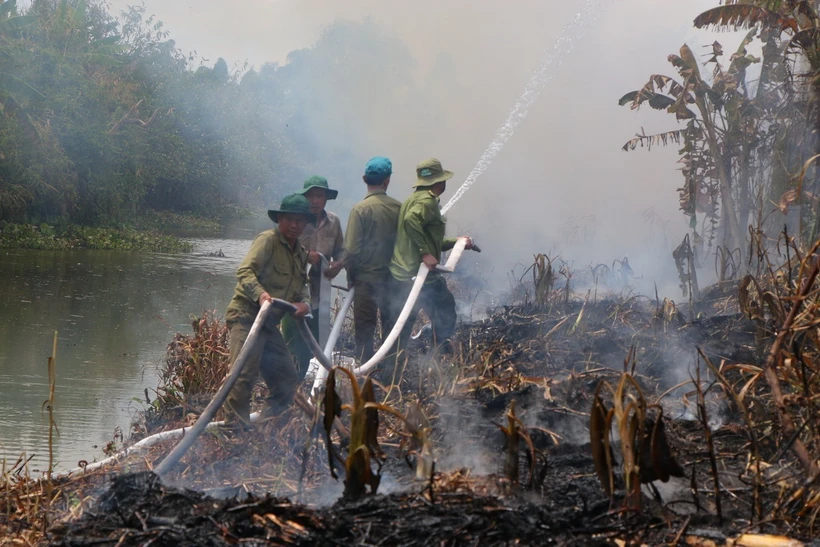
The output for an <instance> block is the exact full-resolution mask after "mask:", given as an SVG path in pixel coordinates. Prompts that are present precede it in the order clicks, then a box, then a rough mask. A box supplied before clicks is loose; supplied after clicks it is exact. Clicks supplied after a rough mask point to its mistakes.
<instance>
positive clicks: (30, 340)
mask: <svg viewBox="0 0 820 547" xmlns="http://www.w3.org/2000/svg"><path fill="white" fill-rule="evenodd" d="M191 241H192V242H193V243H194V244H195V251H194V253H193V254H192V255H183V256H180V255H163V254H158V253H126V252H113V251H32V250H8V251H6V250H4V251H0V457H2V458H6V459H7V460H9V459H10V460H12V461H13V460H16V459H17V457H18V456H19V455H20V454H21V453H23V452H26V453H27V454H28V455H29V456H31V455H32V454H34V458H33V459H32V462H31V465H32V468H34V469H40V470H44V469H46V467H47V462H48V416H47V413H46V412H45V411H44V410H42V405H43V401H45V400H46V399H47V398H48V385H47V369H46V362H47V358H48V356H49V354H50V353H51V344H52V338H53V336H54V331H55V330H56V331H58V333H59V335H58V346H57V392H56V403H55V409H56V418H57V425H58V427H59V431H60V436H59V437H58V438H57V440H56V444H55V458H56V459H57V462H58V463H57V468H58V469H66V468H71V467H75V466H76V465H77V462H78V461H79V460H83V459H85V460H88V461H91V460H93V459H95V458H97V459H98V458H100V457H102V448H103V447H104V446H105V444H106V443H107V442H108V441H110V440H111V439H112V437H113V435H114V432H115V430H116V429H117V428H121V429H122V431H124V432H125V434H126V435H127V433H128V425H129V423H130V418H131V415H132V414H133V413H134V412H136V411H137V410H139V409H141V408H142V404H143V403H142V402H140V401H142V400H143V399H144V395H143V391H144V389H145V388H148V389H149V390H150V389H153V388H154V387H155V386H156V381H157V376H156V372H157V367H158V366H159V365H160V363H161V362H162V360H163V357H164V355H165V347H166V345H167V343H168V342H169V340H170V337H171V334H172V333H173V332H175V331H182V332H189V331H190V326H189V325H190V322H189V316H190V314H192V313H196V314H198V313H201V311H202V310H204V309H209V310H211V309H215V310H217V311H218V312H219V314H220V315H221V314H223V313H224V310H225V307H226V306H227V303H228V301H229V300H230V297H231V294H232V290H233V286H234V283H235V278H234V272H235V270H236V267H237V265H238V264H239V261H240V260H241V259H242V257H243V256H244V255H245V253H246V252H247V249H248V248H249V246H250V241H249V240H247V239H244V240H240V239H191ZM220 249H221V250H222V252H223V253H224V255H225V257H224V258H222V257H211V256H207V255H206V254H205V253H208V252H216V251H218V250H220ZM135 398H136V399H137V401H135V400H134V399H135Z"/></svg>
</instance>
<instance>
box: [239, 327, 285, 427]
mask: <svg viewBox="0 0 820 547" xmlns="http://www.w3.org/2000/svg"><path fill="white" fill-rule="evenodd" d="M228 327H229V328H230V329H231V337H230V351H231V357H230V359H231V366H233V363H234V362H235V361H236V358H237V357H238V356H239V351H240V350H241V349H242V346H243V345H244V343H245V340H246V339H247V338H248V333H249V332H250V330H251V323H246V322H241V321H229V322H228ZM260 374H261V375H262V378H263V379H264V380H265V383H266V384H267V386H268V396H267V397H266V398H265V408H264V410H263V412H262V417H263V418H268V417H272V416H277V415H279V414H281V413H282V412H284V411H285V410H286V409H287V408H288V406H290V404H291V402H292V401H293V396H294V394H295V393H296V386H297V385H298V383H299V377H298V376H297V374H296V367H294V366H293V360H292V359H291V357H290V353H289V352H288V348H287V347H286V346H285V341H284V340H283V339H282V334H281V333H280V332H279V329H278V328H274V329H271V328H270V326H269V325H267V324H266V325H265V326H263V327H262V331H261V332H260V333H259V337H258V338H257V339H256V345H255V347H254V348H253V349H252V351H251V354H250V355H249V356H248V361H247V362H246V363H245V368H244V369H242V373H241V374H240V375H239V379H238V380H237V382H236V384H235V385H234V386H233V389H231V392H230V393H229V394H228V399H227V401H226V406H227V407H228V410H229V413H230V414H229V418H228V421H236V420H240V421H242V422H244V423H250V403H251V396H252V394H253V387H254V385H255V384H256V379H257V377H258V376H259V375H260Z"/></svg>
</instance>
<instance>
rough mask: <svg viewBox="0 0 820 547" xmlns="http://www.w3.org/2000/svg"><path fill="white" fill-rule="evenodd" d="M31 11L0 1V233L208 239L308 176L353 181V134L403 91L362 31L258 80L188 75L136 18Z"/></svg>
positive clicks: (392, 67)
mask: <svg viewBox="0 0 820 547" xmlns="http://www.w3.org/2000/svg"><path fill="white" fill-rule="evenodd" d="M27 4H28V6H27V7H25V8H23V9H22V10H21V11H23V13H17V11H18V8H17V6H16V3H15V2H14V1H11V0H7V1H5V2H2V0H0V221H9V222H15V223H28V224H39V223H41V222H46V223H53V224H81V225H87V226H104V227H120V226H124V225H135V224H136V225H138V226H149V227H150V226H154V227H157V228H160V229H178V228H180V227H181V228H187V227H188V226H186V225H192V224H196V222H194V221H193V220H192V219H194V218H200V219H202V218H207V219H211V221H212V222H210V223H207V227H208V229H211V228H213V227H214V226H213V225H212V223H213V222H224V221H225V220H228V219H232V218H235V217H237V216H241V215H243V214H247V213H248V205H250V204H253V206H254V208H255V209H259V210H263V209H265V208H267V205H268V204H270V203H275V202H276V201H278V200H279V199H280V198H281V197H282V196H283V195H284V194H286V193H289V190H290V187H291V186H292V185H294V184H297V183H298V182H299V181H300V180H303V179H304V178H305V177H306V176H308V175H310V174H313V173H315V172H326V173H328V175H332V176H334V177H336V178H337V180H338V179H342V180H351V181H355V180H356V179H357V178H359V177H360V174H358V176H356V175H357V173H358V171H360V170H361V165H360V163H361V161H362V158H364V157H366V154H368V153H370V152H369V151H368V152H361V153H359V152H356V153H353V152H352V150H353V149H355V148H356V147H357V146H358V147H360V148H364V146H363V142H362V141H361V139H360V138H357V137H359V136H360V135H362V134H363V133H364V131H362V130H361V129H360V125H361V124H360V123H356V121H357V120H360V119H362V118H363V117H364V116H367V115H369V116H371V117H373V118H375V119H388V118H389V116H390V111H389V109H388V102H387V101H386V99H380V98H379V97H391V96H393V95H395V93H392V90H393V89H395V87H396V86H401V85H405V84H406V82H407V81H408V76H407V74H408V71H407V70H405V67H406V66H407V65H408V64H409V63H410V62H411V60H410V58H409V56H408V55H407V54H406V51H404V50H403V49H402V46H401V45H400V44H399V43H398V42H397V41H396V40H395V39H394V38H392V37H390V36H389V35H385V34H381V33H380V31H379V29H377V28H376V27H375V26H374V25H372V24H371V23H337V24H335V25H333V26H332V27H331V28H330V29H329V30H328V31H327V32H325V33H324V34H323V36H322V37H321V38H320V40H319V41H318V42H317V44H316V45H315V46H313V47H312V48H310V49H305V50H300V51H298V52H293V53H292V54H291V56H289V59H288V63H287V64H286V65H283V66H279V65H276V64H269V65H265V66H264V67H262V68H261V69H259V70H258V71H255V70H248V69H247V67H245V68H243V69H241V70H237V69H235V68H233V69H232V68H231V67H230V66H229V64H228V63H227V62H226V61H225V60H224V59H221V58H220V59H218V60H217V61H216V62H215V63H214V64H213V65H208V66H206V65H204V64H203V65H201V66H195V64H196V63H195V59H194V57H193V56H192V55H185V54H183V53H182V52H181V51H180V50H179V49H178V48H177V47H176V45H175V43H174V42H173V41H172V40H169V33H168V31H167V30H166V29H165V28H164V26H163V24H162V23H161V22H159V21H157V20H155V19H154V18H153V17H151V16H147V15H146V12H145V8H144V7H141V6H136V7H131V8H129V9H128V10H127V11H126V12H124V13H123V14H122V16H121V17H120V19H119V20H118V19H116V18H114V17H113V16H112V15H111V14H110V13H109V12H108V11H107V7H106V4H105V3H104V2H102V1H101V0H33V1H32V2H30V3H27ZM386 57H389V62H386V61H385V59H386ZM373 67H378V68H376V69H374V68H373ZM379 71H381V72H379ZM365 80H368V81H372V82H373V84H372V86H371V88H372V89H371V90H370V91H371V93H370V94H369V95H370V97H369V98H367V99H366V100H365V99H364V98H357V97H354V95H355V94H354V93H352V92H351V90H354V89H357V88H359V87H360V85H359V82H361V81H365ZM345 93H346V94H347V95H344V94H345ZM339 104H345V105H346V106H345V108H339V107H338V105H339ZM338 143H343V144H342V148H340V146H339V144H338ZM368 149H369V146H368ZM354 170H355V172H354ZM348 173H350V174H348ZM356 189H357V190H358V186H356ZM152 211H161V213H157V214H154V213H152ZM173 215H178V216H173ZM143 218H144V220H143ZM180 220H182V221H181V222H178V221H180ZM179 224H182V226H179Z"/></svg>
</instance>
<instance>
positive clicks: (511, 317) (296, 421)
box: [48, 294, 808, 545]
mask: <svg viewBox="0 0 820 547" xmlns="http://www.w3.org/2000/svg"><path fill="white" fill-rule="evenodd" d="M713 296H714V295H713ZM714 302H716V304H715V305H714V306H713V307H712V308H709V307H708V306H703V307H702V308H701V309H699V310H696V313H698V314H699V315H698V317H697V318H696V319H694V320H692V321H685V320H684V316H685V315H686V310H682V312H680V313H678V312H676V313H673V314H668V313H667V314H666V316H665V318H664V317H663V316H662V314H660V313H659V311H658V306H657V304H656V303H654V302H651V301H646V300H643V301H641V300H639V299H629V300H611V301H602V302H598V303H594V304H592V303H587V304H583V303H580V302H576V303H570V304H569V305H567V306H555V307H553V308H552V309H539V308H536V307H534V306H517V307H505V308H502V309H500V310H497V311H496V312H495V313H494V314H492V315H491V316H490V317H488V318H487V319H485V320H483V321H480V322H476V323H471V324H466V325H463V326H462V327H461V328H460V332H459V340H460V347H459V348H458V349H457V350H456V354H455V355H454V356H453V358H452V359H438V358H436V357H435V356H430V355H428V354H426V353H425V349H426V347H427V343H426V341H425V340H424V337H422V338H421V339H420V340H419V341H417V342H416V344H417V346H416V347H415V348H413V358H412V359H411V361H410V363H409V364H408V366H407V367H406V368H404V369H403V370H400V371H399V372H397V373H396V374H397V376H395V377H394V376H393V371H392V370H389V371H388V370H384V369H383V370H381V371H379V372H377V373H376V374H375V375H374V377H375V378H376V379H377V380H380V381H381V382H380V384H378V386H377V390H376V391H377V399H379V400H385V401H386V402H387V403H388V404H391V405H393V407H394V408H397V409H403V408H404V405H405V403H406V401H407V400H410V399H413V400H419V401H421V402H422V404H423V407H424V410H425V412H426V414H427V416H428V418H429V420H430V423H431V425H432V426H433V440H434V443H433V446H434V447H435V450H436V468H435V469H436V473H435V474H434V475H433V476H432V478H431V479H430V480H423V481H416V480H414V468H413V463H414V456H413V455H412V454H410V455H408V454H407V453H406V450H403V449H402V447H400V443H399V440H400V437H399V435H398V434H397V433H396V432H395V431H394V430H393V429H400V426H399V425H398V424H396V423H390V420H384V419H383V423H382V431H381V433H380V438H379V441H380V443H381V444H382V448H383V449H384V450H385V453H386V460H385V462H384V465H383V467H382V469H381V472H382V482H381V485H380V489H379V492H380V493H379V494H376V495H368V496H365V497H364V498H363V499H360V500H357V501H349V500H344V499H342V496H341V492H342V484H341V483H342V480H343V478H340V479H339V480H338V481H334V480H333V479H332V478H330V476H329V473H328V469H327V452H326V449H325V446H324V442H323V440H321V439H320V438H319V437H321V436H319V437H317V438H315V439H314V440H313V441H310V442H308V439H310V438H311V435H310V432H311V431H312V430H314V429H313V427H312V426H311V424H310V419H309V418H308V417H307V416H306V415H304V414H302V413H300V411H299V410H296V409H294V410H292V411H291V412H289V413H288V414H286V415H285V416H283V417H281V418H280V420H278V421H277V422H275V423H268V424H266V425H263V426H259V427H257V428H255V429H254V430H252V431H250V432H247V433H236V434H234V433H217V434H214V435H206V436H203V438H202V439H201V440H198V441H197V444H196V445H195V447H194V448H193V449H192V450H191V451H190V452H189V454H187V455H186V456H185V458H183V460H182V462H181V463H180V464H178V466H177V468H176V469H175V470H174V471H173V472H172V473H170V474H169V476H168V477H166V478H165V479H164V482H161V481H160V480H159V479H158V478H157V477H156V476H154V475H153V474H151V473H150V472H147V471H140V470H141V469H145V468H146V467H151V466H152V465H153V464H154V463H156V462H157V461H159V460H161V458H162V455H163V454H164V453H167V450H169V449H170V446H166V447H161V448H160V449H158V452H156V453H153V454H152V455H150V456H148V457H143V459H142V461H141V462H134V461H132V462H131V463H130V465H129V467H128V468H121V469H118V470H117V472H116V473H117V474H116V475H115V476H114V477H113V478H112V480H111V482H110V486H108V485H107V484H106V486H105V488H106V489H105V490H104V493H102V494H101V495H99V496H98V497H96V498H95V501H94V502H93V503H89V505H88V508H87V509H86V510H85V511H84V512H83V514H82V516H81V517H80V518H76V519H66V520H64V521H63V522H61V523H60V524H58V525H56V526H54V527H52V529H51V530H50V531H49V534H48V538H49V541H50V543H53V544H57V545H105V544H111V545H148V544H155V545H226V544H238V543H247V544H252V545H254V544H260V545H262V544H264V545H549V544H555V545H614V544H616V540H617V542H621V543H619V544H620V545H623V543H622V542H626V543H627V544H635V545H640V544H649V545H657V544H661V543H666V544H678V543H680V544H684V543H687V542H688V544H698V543H697V541H700V540H698V539H693V538H709V537H711V538H713V539H720V538H731V537H735V536H737V535H738V534H739V533H742V532H746V531H749V522H750V520H751V519H752V517H753V515H754V514H756V513H755V511H759V512H761V513H762V514H766V513H768V512H769V511H770V510H772V508H773V507H775V505H776V504H777V503H778V500H777V494H776V488H774V489H769V490H761V491H760V492H759V495H758V497H757V499H755V498H754V496H753V493H752V490H753V488H752V486H751V481H750V480H749V471H748V469H747V463H748V453H749V436H748V433H747V432H746V431H745V430H744V428H743V427H742V425H741V424H742V419H741V417H740V415H739V413H738V411H737V409H735V408H733V406H732V405H731V404H730V403H729V401H728V399H727V398H726V397H725V396H723V395H721V394H720V393H719V390H717V389H712V390H711V391H709V390H707V396H706V399H705V400H706V401H707V403H708V404H707V405H706V408H707V410H708V412H709V422H710V425H711V429H710V431H711V433H712V434H713V437H714V450H713V452H710V450H709V449H708V446H707V444H706V443H705V441H704V437H705V431H704V427H703V425H702V424H701V423H700V422H698V421H696V419H695V413H694V411H693V407H692V405H691V404H689V405H688V406H687V405H685V404H684V403H683V402H682V401H689V402H690V403H691V402H692V401H693V400H694V396H693V393H694V392H695V389H694V384H692V383H689V384H688V386H687V385H684V386H680V387H677V388H676V389H672V388H674V386H676V385H677V384H680V383H682V382H686V381H687V379H689V378H690V376H693V375H694V374H695V367H696V366H697V364H698V359H697V357H696V347H700V348H701V349H703V351H704V353H705V354H706V355H707V356H709V357H710V359H712V360H713V361H714V362H715V363H723V364H733V363H746V364H755V363H759V359H760V355H761V354H762V352H761V347H760V346H758V343H757V341H756V338H755V332H756V331H755V325H753V324H752V323H751V322H750V321H747V320H746V319H745V318H744V317H743V316H742V315H740V314H737V313H733V310H732V309H731V306H728V305H727V302H726V298H725V295H721V294H718V295H717V296H715V297H714ZM716 308H719V310H720V312H719V313H717V314H716V313H715V309H716ZM710 312H711V314H710ZM629 355H632V358H631V359H630V360H629V361H628V363H627V364H626V365H625V359H627V357H628V356H629ZM625 367H626V368H627V369H634V372H635V377H636V378H637V380H638V382H639V383H640V385H641V388H642V390H643V392H644V394H645V396H646V397H647V399H649V400H650V401H654V400H655V399H657V397H658V396H659V395H660V394H662V393H667V394H666V395H665V396H664V399H663V401H662V404H663V406H664V409H665V417H666V419H665V424H666V434H667V437H668V441H669V445H670V448H671V451H672V454H673V457H674V458H675V460H676V461H677V462H678V463H679V464H680V467H681V468H682V470H683V473H682V474H683V476H681V477H672V478H671V479H670V480H669V481H668V482H666V483H663V482H660V481H656V482H655V483H653V485H657V487H656V488H654V489H653V488H652V487H650V486H648V485H644V487H643V500H642V503H641V509H640V510H639V511H636V510H630V511H626V510H624V509H623V508H624V501H623V499H624V492H623V488H624V484H623V477H621V476H620V474H619V473H618V471H619V468H617V467H616V481H615V487H616V490H615V493H614V495H613V497H612V499H610V497H609V496H608V495H606V494H605V493H604V490H603V489H602V486H601V483H600V482H599V479H598V476H597V475H596V473H595V468H594V464H593V458H592V453H591V449H590V444H589V432H588V425H589V411H590V407H591V401H592V396H593V394H594V392H595V389H596V387H597V386H598V384H599V382H601V381H602V380H606V381H609V382H610V383H612V384H615V383H617V381H618V379H619V377H620V376H621V373H622V372H623V371H624V368H625ZM701 375H702V380H703V385H704V386H707V387H708V386H712V387H714V386H713V384H712V383H711V382H712V381H713V378H710V377H709V374H708V371H706V369H705V367H701ZM395 378H400V381H398V382H396V383H397V384H398V385H399V386H400V387H399V389H395V388H392V389H391V388H390V387H389V386H390V384H391V381H392V380H394V379H395ZM342 396H343V397H345V392H344V391H342ZM513 401H515V412H516V415H517V416H518V417H519V418H520V420H521V422H522V423H523V424H524V426H525V427H526V428H527V431H528V432H529V436H530V438H531V440H532V444H533V447H532V449H530V448H529V446H528V445H527V444H526V443H524V442H521V443H520V446H519V449H520V451H519V465H520V472H519V475H518V477H516V478H515V479H514V480H513V479H511V478H510V477H509V476H508V471H507V469H506V467H505V462H507V464H508V460H507V459H505V455H506V454H507V452H508V451H507V447H506V438H505V435H504V433H502V432H501V429H500V428H499V425H503V424H504V423H506V422H505V420H506V413H507V412H508V410H509V408H510V405H511V403H512V402H513ZM761 412H762V410H761ZM343 419H346V418H345V416H344V415H343ZM762 419H763V418H761V420H762ZM385 425H390V426H391V427H392V428H393V429H391V428H390V427H385ZM169 427H170V424H169ZM314 431H315V430H314ZM616 445H617V443H616ZM760 450H761V452H763V453H764V456H768V457H775V458H777V457H778V450H779V448H778V445H777V443H776V441H775V440H774V437H772V436H769V437H767V436H766V435H763V436H761V439H760ZM533 453H534V454H535V455H536V458H535V464H534V465H532V454H533ZM712 455H714V462H715V465H716V468H715V471H713V468H712V457H711V456H712ZM780 457H781V460H782V456H780ZM615 458H616V461H620V460H621V455H620V454H619V453H618V451H617V450H616V453H615ZM336 468H337V471H339V472H340V474H343V469H340V466H339V465H336ZM126 469H131V470H137V472H132V473H124V471H125V470H126ZM715 473H716V474H717V478H718V480H719V482H720V489H719V494H718V495H717V496H716V495H715V488H714V482H715ZM767 473H768V474H767V479H771V482H772V483H775V482H776V481H777V480H781V481H788V480H792V479H790V478H789V477H790V475H789V473H790V468H789V467H788V465H787V464H786V463H784V464H783V466H782V468H780V467H778V466H772V468H770V469H768V470H767ZM653 490H654V491H653ZM294 500H296V501H294ZM756 507H759V509H756ZM633 509H634V508H633ZM757 520H760V519H757ZM806 530H807V528H806V527H804V526H800V525H797V524H795V523H789V522H784V521H782V520H778V519H777V518H773V519H770V520H769V521H768V523H767V524H765V525H760V526H756V527H754V528H751V531H752V532H758V533H778V534H790V535H791V536H792V537H797V538H803V539H808V536H807V533H806ZM693 542H694V543H693ZM718 544H720V542H719V541H718Z"/></svg>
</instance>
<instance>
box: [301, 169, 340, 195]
mask: <svg viewBox="0 0 820 547" xmlns="http://www.w3.org/2000/svg"><path fill="white" fill-rule="evenodd" d="M311 188H321V189H322V190H325V191H327V199H336V196H338V195H339V191H338V190H331V189H330V188H328V186H327V179H326V178H325V177H320V176H319V175H313V176H312V177H310V178H309V179H307V180H306V181H305V184H304V190H302V191H301V192H297V194H302V195H303V196H304V195H305V194H307V193H308V191H309V190H310V189H311Z"/></svg>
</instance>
